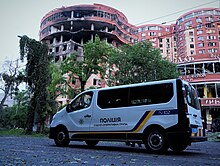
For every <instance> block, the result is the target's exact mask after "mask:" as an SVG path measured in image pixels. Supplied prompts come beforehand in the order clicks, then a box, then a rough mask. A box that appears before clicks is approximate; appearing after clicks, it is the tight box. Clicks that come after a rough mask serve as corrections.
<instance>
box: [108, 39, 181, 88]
mask: <svg viewBox="0 0 220 166" xmlns="http://www.w3.org/2000/svg"><path fill="white" fill-rule="evenodd" d="M109 66H110V72H109V74H108V84H109V85H110V86H111V85H123V84H131V83H139V82H147V81H153V80H161V79H169V78H176V77H177V76H178V74H177V73H176V66H175V65H174V64H172V63H170V62H168V61H167V60H164V59H163V58H162V56H161V55H160V51H159V50H158V49H155V48H153V47H152V44H151V43H150V42H142V43H137V44H134V45H124V46H122V48H121V49H120V51H118V52H117V53H116V54H114V55H113V56H111V57H110V58H109Z"/></svg>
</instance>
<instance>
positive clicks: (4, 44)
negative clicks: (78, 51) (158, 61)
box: [0, 0, 220, 70]
mask: <svg viewBox="0 0 220 166" xmlns="http://www.w3.org/2000/svg"><path fill="white" fill-rule="evenodd" d="M93 3H99V4H103V5H107V6H111V7H113V8H115V9H117V10H119V11H121V12H122V13H123V14H124V15H125V16H126V17H127V18H128V21H129V23H131V24H134V25H140V23H142V24H145V23H146V24H147V23H159V24H160V23H162V22H169V23H171V21H173V23H174V20H176V19H177V18H178V17H180V16H181V15H182V14H184V13H186V12H187V11H190V10H193V9H198V8H207V7H220V6H219V5H220V0H95V1H93V0H0V21H1V24H0V37H1V39H0V66H2V63H3V62H4V61H5V60H15V59H18V58H19V38H18V37H17V36H18V35H21V36H22V35H27V36H28V37H30V38H34V39H36V40H39V36H38V34H39V27H40V21H41V19H42V18H43V16H44V15H45V14H46V13H48V12H49V11H51V10H53V9H55V8H59V7H62V6H72V5H79V4H93ZM173 13H176V14H173ZM170 14H172V15H170ZM168 15H170V16H168ZM159 17H163V18H161V19H155V18H159ZM153 19H155V20H153ZM150 20H153V21H150ZM0 70H1V67H0Z"/></svg>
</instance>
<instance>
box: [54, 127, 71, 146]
mask: <svg viewBox="0 0 220 166" xmlns="http://www.w3.org/2000/svg"><path fill="white" fill-rule="evenodd" d="M54 142H55V144H56V145H57V146H68V145H69V143H70V140H69V135H68V132H67V130H66V129H65V128H64V127H62V128H58V129H57V132H56V135H55V138H54Z"/></svg>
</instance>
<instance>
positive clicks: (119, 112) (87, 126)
mask: <svg viewBox="0 0 220 166" xmlns="http://www.w3.org/2000/svg"><path fill="white" fill-rule="evenodd" d="M202 131H203V124H202V117H201V109H200V103H199V99H198V96H197V92H196V90H195V89H194V88H193V87H192V86H191V85H190V84H188V83H187V82H185V81H183V80H181V79H170V80H163V81H154V82H146V83H138V84H131V85H123V86H115V87H109V88H102V89H93V90H88V91H84V92H82V93H80V94H79V95H78V96H76V97H75V98H74V99H73V100H72V101H71V102H70V104H68V105H67V106H66V107H65V108H63V109H62V110H60V111H59V112H57V113H56V114H55V115H54V117H53V120H52V122H51V125H50V134H49V138H51V139H54V140H55V143H56V145H57V146H67V145H68V144H69V142H70V141H85V142H86V144H87V145H89V146H95V145H96V144H97V143H98V142H99V141H123V142H129V141H130V142H137V143H143V144H145V147H146V148H147V149H148V150H149V151H150V152H156V153H158V152H165V151H167V149H168V148H171V149H172V150H174V151H182V150H184V149H186V147H187V146H188V145H190V144H191V142H195V141H205V140H207V138H206V137H205V136H204V135H203V132H202Z"/></svg>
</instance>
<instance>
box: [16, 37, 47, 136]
mask: <svg viewBox="0 0 220 166" xmlns="http://www.w3.org/2000/svg"><path fill="white" fill-rule="evenodd" d="M20 38H21V39H20V55H21V60H24V58H26V59H27V64H26V69H25V71H26V78H27V80H26V81H27V83H28V85H29V88H30V90H31V100H30V104H29V106H28V120H27V132H28V133H30V132H32V130H33V123H34V117H35V114H37V115H38V116H37V117H38V118H37V121H38V127H37V132H42V131H43V129H44V122H45V120H46V118H47V117H48V115H49V114H50V111H51V109H50V107H49V104H48V89H47V87H48V85H49V84H50V80H51V78H50V73H49V55H48V47H47V46H46V44H42V43H41V42H39V41H36V40H34V39H30V38H28V37H27V36H21V37H20ZM35 119H36V117H35Z"/></svg>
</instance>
